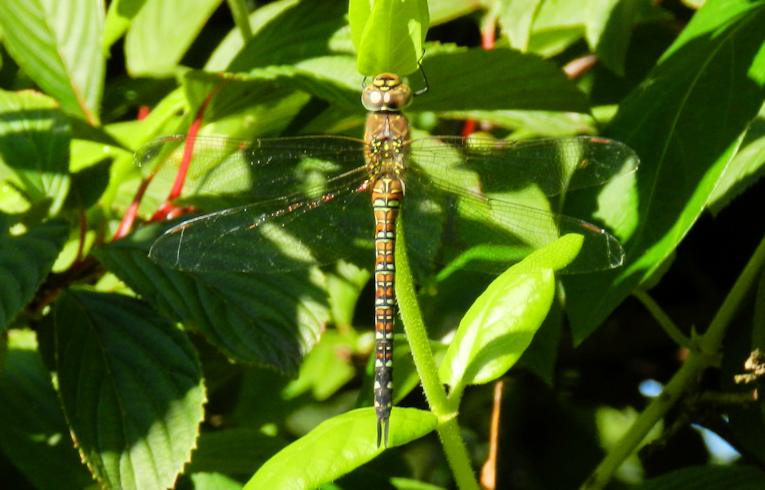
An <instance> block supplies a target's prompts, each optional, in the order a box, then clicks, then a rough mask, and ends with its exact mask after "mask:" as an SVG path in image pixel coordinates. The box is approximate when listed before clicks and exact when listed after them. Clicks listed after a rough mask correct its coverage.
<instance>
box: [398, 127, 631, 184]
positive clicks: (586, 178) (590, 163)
mask: <svg viewBox="0 0 765 490" xmlns="http://www.w3.org/2000/svg"><path fill="white" fill-rule="evenodd" d="M411 156H412V159H413V161H414V162H415V163H416V164H417V165H418V166H419V167H420V168H421V170H422V171H423V172H424V173H426V174H428V175H430V176H431V178H433V180H434V185H437V186H439V187H442V188H444V189H447V190H452V191H453V192H457V193H460V192H461V191H462V190H463V189H468V190H471V191H480V192H499V191H517V190H520V189H525V188H527V187H534V188H537V189H539V191H540V192H542V193H543V194H544V195H546V196H558V195H564V194H565V193H566V192H568V191H571V190H575V189H583V188H587V187H593V186H600V185H602V184H604V183H606V182H608V181H610V180H611V179H614V178H616V177H618V176H621V175H627V174H630V173H633V172H635V170H637V166H638V157H637V155H636V154H635V152H634V151H633V150H632V149H631V148H630V147H628V146H627V145H625V144H623V143H621V142H619V141H615V140H611V139H607V138H602V137H596V136H577V137H571V138H555V139H539V140H517V141H510V140H495V139H488V138H463V137H457V136H455V137H448V136H447V137H440V136H439V137H430V138H422V139H418V140H414V141H412V142H411ZM468 175H470V176H472V178H473V179H477V180H474V181H470V180H465V179H466V178H468Z"/></svg>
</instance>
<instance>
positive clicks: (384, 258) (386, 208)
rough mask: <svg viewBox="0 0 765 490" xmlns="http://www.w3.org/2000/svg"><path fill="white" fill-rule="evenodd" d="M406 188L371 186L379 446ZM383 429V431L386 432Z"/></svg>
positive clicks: (386, 410)
mask: <svg viewBox="0 0 765 490" xmlns="http://www.w3.org/2000/svg"><path fill="white" fill-rule="evenodd" d="M403 197H404V188H403V185H402V182H401V180H399V178H398V177H387V176H383V177H379V178H378V179H377V180H375V181H374V184H373V186H372V209H373V212H374V216H375V319H374V321H375V387H374V391H375V411H376V412H377V446H378V447H379V446H380V440H381V438H383V432H384V441H385V446H386V447H387V445H388V423H389V422H388V419H389V418H390V412H391V407H392V406H393V324H394V318H395V307H396V296H395V292H394V284H395V278H396V263H395V260H394V256H393V251H394V248H395V243H396V217H397V216H398V213H399V209H401V201H402V199H403ZM383 428H384V430H383Z"/></svg>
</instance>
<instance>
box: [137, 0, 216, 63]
mask: <svg viewBox="0 0 765 490" xmlns="http://www.w3.org/2000/svg"><path fill="white" fill-rule="evenodd" d="M220 2H221V0H186V1H184V2H177V1H175V0H146V4H145V5H144V6H143V7H142V8H141V10H140V11H139V12H138V14H137V15H136V16H135V18H133V22H132V23H131V25H130V29H129V30H128V33H127V36H126V38H125V58H126V62H127V68H128V72H129V73H130V74H131V75H132V76H154V77H162V76H170V75H172V74H173V73H174V72H175V70H176V69H177V68H178V63H179V62H180V61H181V58H182V57H183V55H184V53H186V50H187V49H188V47H189V46H190V45H191V43H192V42H193V41H194V40H195V39H196V38H197V35H198V34H199V32H200V31H201V30H202V27H203V26H204V24H205V22H207V20H208V18H209V17H210V15H212V13H213V12H214V11H215V9H216V8H217V7H218V5H219V4H220Z"/></svg>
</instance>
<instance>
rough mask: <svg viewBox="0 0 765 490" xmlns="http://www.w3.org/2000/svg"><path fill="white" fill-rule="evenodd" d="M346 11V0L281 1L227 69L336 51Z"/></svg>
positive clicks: (288, 61)
mask: <svg viewBox="0 0 765 490" xmlns="http://www.w3.org/2000/svg"><path fill="white" fill-rule="evenodd" d="M344 12H345V4H344V3H343V2H336V1H334V0H312V1H310V2H299V3H295V2H292V4H290V3H288V4H286V5H282V6H281V11H280V12H279V14H278V15H277V16H276V17H275V18H274V19H272V20H270V21H269V22H268V23H267V24H266V25H265V26H263V27H262V28H261V29H260V30H258V31H257V32H255V33H254V35H253V37H252V39H250V40H249V42H248V43H247V44H246V45H245V46H244V47H243V48H242V49H241V50H240V51H239V53H238V54H237V55H236V57H235V58H234V59H233V61H231V63H230V64H229V65H228V67H227V68H226V70H227V71H232V72H240V71H248V70H252V69H253V68H258V67H265V66H270V65H292V64H295V63H297V62H298V61H301V60H306V59H310V58H316V57H320V56H327V55H330V54H333V53H335V51H336V50H335V49H333V48H334V43H333V41H332V38H333V36H334V35H335V34H336V33H337V32H338V31H339V30H341V29H342V28H343V27H344V26H345V21H344V18H343V13H344ZM346 52H347V51H346ZM211 61H213V60H211ZM216 63H221V62H220V61H216ZM208 69H209V67H208Z"/></svg>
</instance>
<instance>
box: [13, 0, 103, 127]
mask: <svg viewBox="0 0 765 490" xmlns="http://www.w3.org/2000/svg"><path fill="white" fill-rule="evenodd" d="M103 21H104V12H103V3H102V2H100V1H98V0H32V1H29V0H3V1H2V2H0V29H2V31H3V32H4V42H5V45H6V47H7V48H8V51H9V52H10V53H11V56H13V59H14V60H15V61H16V63H18V64H19V66H20V67H21V68H23V69H24V71H25V72H26V73H27V74H28V75H29V77H30V78H32V80H34V81H35V83H37V84H38V85H39V86H40V87H42V89H43V90H45V92H47V93H48V94H49V95H51V96H53V97H54V98H55V99H56V100H58V101H59V102H60V103H61V107H62V109H63V110H64V111H66V112H68V113H70V114H72V115H75V116H79V117H81V118H83V119H85V120H86V121H88V123H90V124H92V125H96V124H98V109H99V106H100V104H101V93H102V91H103V84H104V70H105V60H104V56H103V54H102V53H101V49H100V41H101V34H102V30H103Z"/></svg>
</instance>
